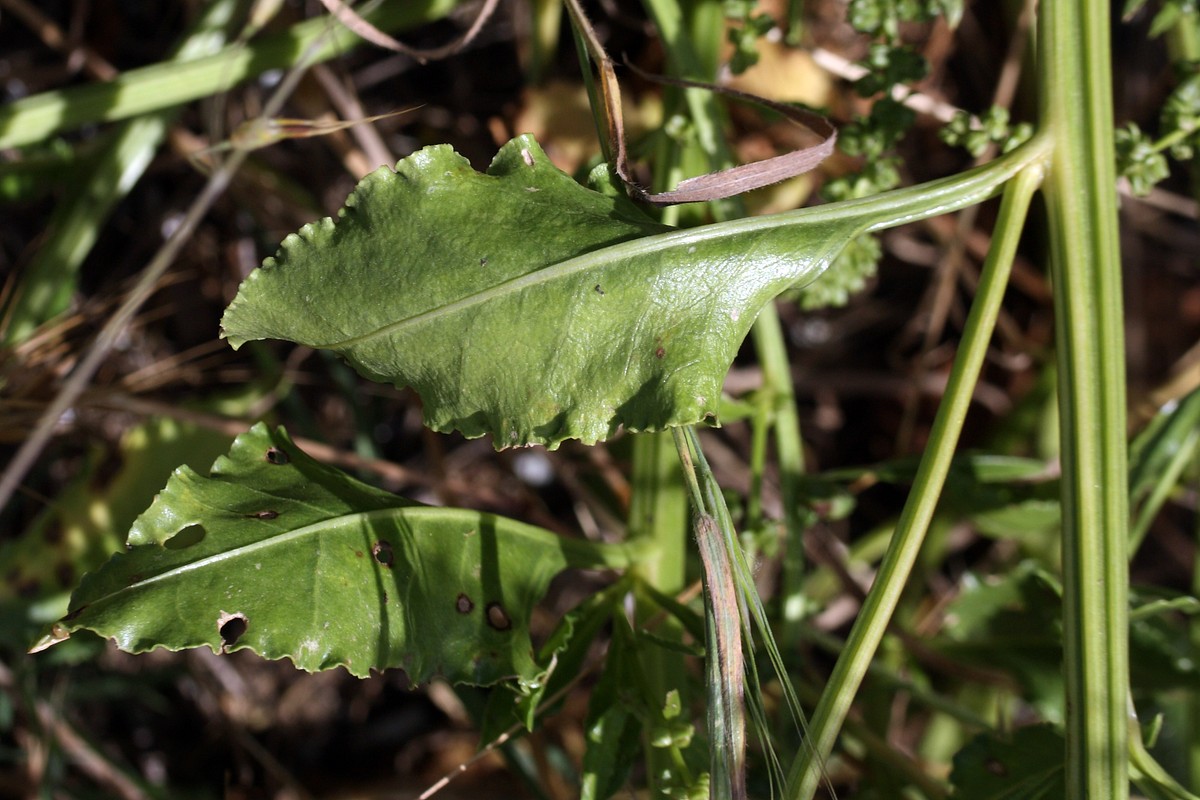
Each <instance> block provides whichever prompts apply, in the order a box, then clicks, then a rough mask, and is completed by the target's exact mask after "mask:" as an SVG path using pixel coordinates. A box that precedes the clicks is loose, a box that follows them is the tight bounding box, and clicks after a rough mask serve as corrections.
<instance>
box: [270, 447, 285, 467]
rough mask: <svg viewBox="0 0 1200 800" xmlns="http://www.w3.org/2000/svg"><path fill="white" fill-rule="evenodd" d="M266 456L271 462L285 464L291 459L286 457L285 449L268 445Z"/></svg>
mask: <svg viewBox="0 0 1200 800" xmlns="http://www.w3.org/2000/svg"><path fill="white" fill-rule="evenodd" d="M266 458H267V461H268V462H270V463H271V464H286V463H288V461H290V460H291V459H289V458H288V454H287V451H285V450H280V449H279V448H278V447H268V448H267V455H266Z"/></svg>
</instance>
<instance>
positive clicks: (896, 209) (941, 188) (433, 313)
mask: <svg viewBox="0 0 1200 800" xmlns="http://www.w3.org/2000/svg"><path fill="white" fill-rule="evenodd" d="M1047 152H1048V140H1046V139H1044V138H1037V139H1034V140H1031V141H1030V142H1028V143H1026V144H1025V145H1024V146H1022V147H1020V148H1018V149H1017V150H1015V151H1013V152H1012V153H1009V154H1008V155H1006V156H1002V157H1001V158H998V159H996V160H995V161H992V162H990V163H988V164H985V165H983V166H981V167H978V168H976V169H974V170H971V171H969V172H965V173H962V174H958V175H953V176H951V177H948V178H943V179H941V180H937V181H931V182H929V183H925V184H920V185H918V186H911V187H907V188H904V189H897V190H895V191H891V192H885V193H883V194H879V195H874V196H872V197H866V198H862V199H859V200H849V201H844V202H839V203H830V204H828V205H824V206H815V207H811V208H802V209H798V210H796V211H787V212H783V213H781V214H773V215H770V216H765V217H746V218H742V219H736V220H730V221H728V222H721V223H715V224H711V225H704V226H701V227H697V228H690V229H687V230H679V231H669V232H667V233H659V234H651V235H649V236H642V237H638V238H635V239H631V240H627V241H623V242H618V243H616V244H612V245H608V246H605V247H602V248H600V249H598V250H593V251H591V252H589V253H584V254H582V255H579V256H574V257H572V258H569V259H567V260H565V261H560V262H558V263H555V264H551V265H547V266H544V267H540V268H538V269H535V270H533V271H531V272H527V273H525V274H524V275H519V276H517V277H515V278H510V279H509V280H506V281H504V282H502V283H498V284H496V285H495V286H491V287H488V288H486V289H483V290H481V291H478V292H475V293H474V294H471V295H468V296H467V297H464V298H461V299H459V300H455V301H453V302H450V303H446V304H444V305H441V306H438V307H435V308H432V309H429V310H428V311H422V312H420V313H419V314H414V315H413V316H410V317H405V318H402V319H398V320H396V321H394V322H389V323H387V324H386V325H382V326H380V327H378V328H376V329H374V330H371V331H367V332H365V333H362V334H359V335H357V336H352V337H347V338H343V339H339V340H334V341H330V342H326V343H311V344H310V346H312V347H316V348H319V349H327V350H345V349H349V348H351V347H354V346H355V345H358V344H362V343H364V342H369V341H372V340H375V339H379V338H382V337H388V336H391V335H393V334H396V333H398V332H400V331H403V330H404V329H405V328H409V327H415V326H417V325H420V324H422V323H424V322H427V321H429V320H432V319H435V318H437V317H439V316H444V315H449V314H455V313H457V312H459V311H463V310H465V309H468V308H471V307H473V306H476V305H480V304H482V303H485V302H489V301H493V300H497V299H499V298H502V297H505V296H507V295H511V294H514V293H516V292H519V291H522V290H524V289H527V288H530V287H533V286H537V285H539V284H543V283H550V282H553V281H556V280H558V279H560V278H566V277H570V276H572V275H576V274H579V273H583V272H586V271H588V270H591V269H594V268H596V267H600V266H604V265H605V264H607V263H611V262H619V261H626V260H629V259H632V258H635V257H639V256H644V255H649V254H653V253H656V252H666V251H668V250H670V249H672V248H675V247H680V246H687V245H692V244H697V243H701V242H707V241H709V240H712V239H719V238H725V237H728V238H734V237H737V236H741V235H745V234H747V233H756V232H757V233H764V232H767V231H770V230H773V229H775V228H781V227H791V226H798V225H803V224H808V225H814V226H815V225H817V224H824V225H826V226H830V227H832V226H838V227H842V226H845V230H844V231H843V236H844V237H845V238H847V239H848V238H850V237H852V236H854V235H857V234H859V233H863V232H866V231H870V230H881V229H883V228H887V227H892V226H894V225H897V224H901V223H906V222H915V221H917V220H920V219H925V218H928V217H932V216H937V215H940V214H945V213H948V212H951V211H956V210H958V209H961V208H964V207H966V206H970V205H974V204H975V203H978V202H980V201H982V200H983V199H985V198H986V197H988V196H990V195H991V194H993V193H994V192H995V191H996V190H997V188H998V187H999V186H1001V185H1002V184H1003V182H1004V181H1006V180H1007V179H1008V178H1009V177H1010V176H1011V175H1013V174H1015V173H1016V172H1018V171H1019V170H1020V169H1022V168H1024V167H1025V166H1026V165H1027V164H1029V163H1031V162H1033V161H1035V160H1038V159H1041V158H1045V157H1046V154H1047ZM829 233H830V231H828V230H826V231H825V232H824V235H825V237H828V236H829ZM822 255H826V254H823V253H820V252H817V253H812V254H810V257H809V258H807V259H800V258H797V260H796V263H797V264H801V263H812V262H813V261H815V260H817V259H818V258H820V257H821V256H822Z"/></svg>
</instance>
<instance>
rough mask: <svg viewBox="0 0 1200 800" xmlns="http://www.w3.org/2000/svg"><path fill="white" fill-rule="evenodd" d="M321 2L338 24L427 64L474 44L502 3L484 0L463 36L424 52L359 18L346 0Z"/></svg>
mask: <svg viewBox="0 0 1200 800" xmlns="http://www.w3.org/2000/svg"><path fill="white" fill-rule="evenodd" d="M321 3H322V4H323V5H324V6H325V8H327V9H328V10H329V13H330V14H332V15H333V16H334V17H335V18H336V19H337V21H338V22H340V23H342V24H343V25H345V26H346V27H347V28H349V29H350V30H352V31H354V32H355V33H356V34H358V36H359V37H361V38H362V39H365V40H366V41H368V42H370V43H371V44H374V45H378V46H379V47H383V48H386V49H388V50H395V51H396V52H397V53H403V54H404V55H406V56H409V57H410V58H414V59H416V60H417V61H419V62H420V63H422V64H424V63H426V62H428V61H438V60H440V59H443V58H446V57H448V56H452V55H454V54H455V53H458V52H459V51H461V50H462V49H463V48H464V47H466V46H467V45H469V44H470V43H471V42H472V41H474V39H475V37H476V36H478V35H479V31H481V30H482V29H483V26H484V25H486V24H487V21H488V20H489V19H490V18H491V16H492V14H493V12H495V10H496V6H498V5H500V0H484V3H483V6H482V7H481V8H480V9H479V14H477V15H476V17H475V21H474V22H472V23H471V27H469V28H467V30H466V32H465V33H463V35H462V36H460V37H458V38H457V39H455V40H454V41H452V42H449V43H448V44H444V45H442V46H441V47H433V48H429V49H424V50H423V49H421V48H417V47H410V46H409V45H406V44H405V43H404V42H401V41H400V40H398V39H395V38H393V37H391V36H388V35H387V34H386V33H384V32H383V31H381V30H379V29H378V28H376V27H375V26H374V25H372V24H371V23H369V22H367V21H366V20H365V19H363V18H362V17H361V16H359V15H358V12H356V11H355V10H354V9H352V8H350V6H348V5H346V3H345V2H343V0H321Z"/></svg>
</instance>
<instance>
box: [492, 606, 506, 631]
mask: <svg viewBox="0 0 1200 800" xmlns="http://www.w3.org/2000/svg"><path fill="white" fill-rule="evenodd" d="M487 622H488V625H491V626H492V627H493V628H494V629H496V630H498V631H506V630H508V629H509V628H511V627H512V620H511V619H509V618H508V612H507V611H505V610H504V606H502V605H500V604H499V603H488V606H487Z"/></svg>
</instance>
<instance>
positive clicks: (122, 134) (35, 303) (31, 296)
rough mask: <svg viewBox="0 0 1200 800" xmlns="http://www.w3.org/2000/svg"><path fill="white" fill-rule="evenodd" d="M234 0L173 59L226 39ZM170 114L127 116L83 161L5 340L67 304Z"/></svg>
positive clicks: (21, 286)
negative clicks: (111, 215)
mask: <svg viewBox="0 0 1200 800" xmlns="http://www.w3.org/2000/svg"><path fill="white" fill-rule="evenodd" d="M236 7H237V3H235V2H232V0H223V1H222V2H218V3H214V4H212V5H211V6H210V7H209V8H208V9H207V10H206V11H205V13H204V15H203V16H202V17H201V18H200V19H199V20H197V22H196V24H195V26H194V28H193V30H192V31H191V32H190V33H189V34H188V36H187V38H186V39H185V40H184V41H183V42H182V43H181V44H180V46H179V47H178V49H177V50H176V53H175V56H174V60H173V61H171V62H166V63H167V64H171V63H177V64H179V63H182V62H185V61H188V60H191V59H195V58H199V57H202V56H206V55H209V54H210V53H212V52H213V51H215V50H218V49H219V48H220V47H221V46H222V45H223V44H224V42H225V28H226V27H228V25H229V23H230V21H231V20H232V18H233V14H234V11H235V10H236ZM174 119H175V111H174V110H173V109H170V110H167V111H158V112H154V113H150V114H145V115H143V116H141V117H137V118H135V119H131V120H127V121H125V122H123V123H122V124H120V125H119V126H117V127H116V129H115V130H113V131H112V133H111V134H110V137H109V140H108V142H107V143H106V145H105V147H104V149H103V150H102V151H101V152H99V153H96V154H94V155H93V156H92V158H90V159H88V161H86V162H84V163H83V165H81V167H82V169H81V172H82V173H83V174H82V175H77V176H76V179H75V180H73V181H72V182H71V185H72V186H73V187H77V188H74V189H73V190H72V191H71V192H70V193H69V194H68V195H67V196H66V197H64V198H63V200H62V201H61V202H59V204H58V205H57V206H56V207H55V209H54V215H53V216H52V217H51V219H50V223H49V225H47V229H46V232H45V234H44V238H45V245H43V246H42V247H41V248H39V249H38V251H37V253H36V254H35V255H34V257H33V259H32V260H31V261H30V262H29V266H28V267H27V268H26V269H25V270H24V272H23V274H22V276H21V281H20V282H19V283H18V284H16V286H15V288H14V294H13V299H12V301H11V303H10V305H9V307H8V309H7V311H6V315H7V316H8V319H9V325H8V328H7V329H6V330H5V331H4V342H5V343H6V344H15V343H17V342H21V341H24V340H25V339H26V338H27V337H28V336H29V335H30V334H31V333H33V331H34V330H35V329H36V328H37V327H38V326H39V325H41V324H42V323H44V322H46V321H48V320H49V319H51V318H52V317H54V316H56V315H58V314H60V313H62V312H63V311H65V310H66V309H67V306H68V304H69V303H70V300H71V295H72V294H73V293H74V291H75V284H76V276H77V274H78V272H79V267H80V265H81V264H82V263H83V260H84V259H85V258H86V257H87V254H88V253H90V252H91V250H92V245H94V244H95V242H96V237H97V236H99V235H100V230H101V228H103V226H104V222H105V220H107V218H108V215H109V213H110V212H111V211H112V209H113V207H114V206H115V205H116V204H117V202H118V201H120V200H121V198H123V197H125V196H126V195H127V194H128V193H129V191H130V190H131V189H132V188H133V187H134V185H135V184H136V183H137V182H138V180H139V179H140V178H141V176H142V174H143V173H144V172H145V171H146V168H147V167H148V166H149V165H150V160H151V159H152V158H153V157H154V153H155V152H156V151H157V150H158V147H159V145H160V144H161V143H162V140H163V137H164V136H165V135H166V132H167V128H168V126H170V124H171V122H172V121H174Z"/></svg>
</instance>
